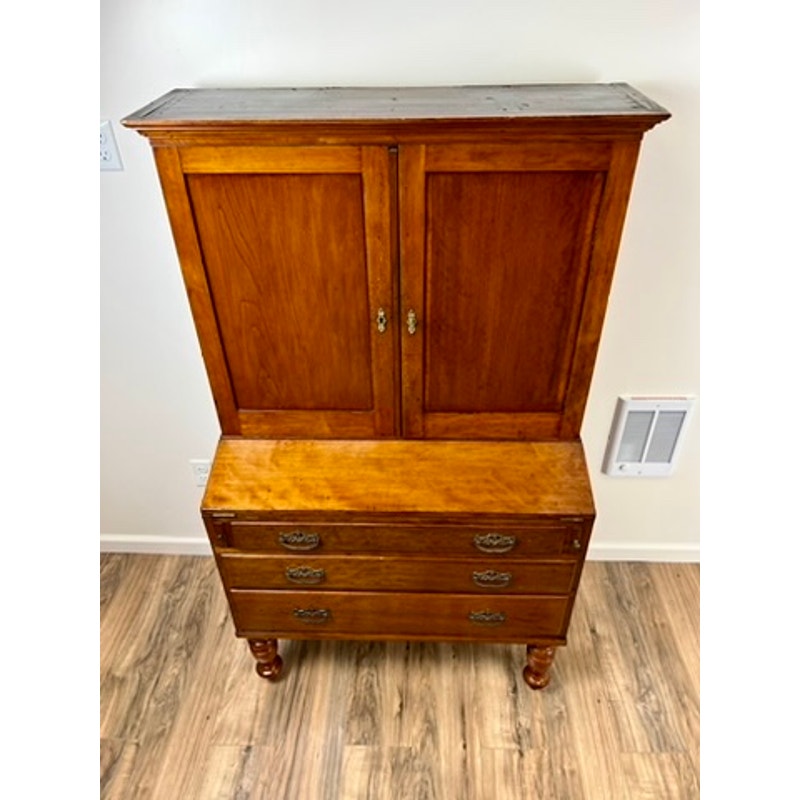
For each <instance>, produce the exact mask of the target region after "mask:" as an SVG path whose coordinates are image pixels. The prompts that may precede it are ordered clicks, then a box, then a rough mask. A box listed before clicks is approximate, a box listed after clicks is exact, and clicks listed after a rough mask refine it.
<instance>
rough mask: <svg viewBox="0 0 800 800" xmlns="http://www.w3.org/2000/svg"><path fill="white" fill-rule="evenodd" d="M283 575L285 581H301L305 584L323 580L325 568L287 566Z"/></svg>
mask: <svg viewBox="0 0 800 800" xmlns="http://www.w3.org/2000/svg"><path fill="white" fill-rule="evenodd" d="M285 575H286V580H287V581H291V582H292V583H301V584H303V585H306V586H307V585H310V584H314V583H322V582H323V581H324V580H325V570H324V569H321V568H320V569H317V568H315V567H287V568H286V573H285Z"/></svg>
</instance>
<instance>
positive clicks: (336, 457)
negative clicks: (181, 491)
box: [202, 438, 594, 522]
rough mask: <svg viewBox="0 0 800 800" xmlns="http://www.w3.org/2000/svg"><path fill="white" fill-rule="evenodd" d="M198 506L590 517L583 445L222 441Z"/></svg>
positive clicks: (279, 511) (280, 511)
mask: <svg viewBox="0 0 800 800" xmlns="http://www.w3.org/2000/svg"><path fill="white" fill-rule="evenodd" d="M202 506H203V509H204V510H205V511H207V512H214V511H217V512H220V511H222V512H224V511H242V510H246V511H251V512H254V513H259V512H270V513H272V514H275V515H283V514H286V513H287V512H297V513H305V514H311V515H314V514H317V515H322V516H323V517H324V516H328V515H330V514H337V513H340V514H358V513H360V514H377V515H381V516H383V517H385V516H386V515H387V514H404V515H408V514H411V515H414V514H420V515H424V514H429V515H430V514H433V515H445V517H446V516H447V515H462V516H464V515H466V516H468V515H473V516H474V515H496V516H499V517H502V518H505V519H506V520H509V519H519V518H521V517H522V518H524V517H538V516H542V515H562V516H579V517H584V516H589V517H593V516H594V504H593V500H592V493H591V486H590V483H589V477H588V473H587V470H586V462H585V458H584V454H583V447H582V445H581V444H580V442H468V441H452V442H450V441H448V442H443V441H441V442H440V441H436V442H419V441H403V440H378V441H338V440H327V441H325V440H286V441H270V440H261V441H259V440H249V439H236V438H231V439H223V440H221V441H220V443H219V446H218V448H217V452H216V455H215V458H214V463H213V465H212V470H211V474H210V477H209V481H208V485H207V487H206V492H205V496H204V498H203V503H202ZM463 521H464V522H467V521H468V520H466V519H464V520H463Z"/></svg>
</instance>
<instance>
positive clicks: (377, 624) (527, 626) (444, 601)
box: [228, 589, 571, 642]
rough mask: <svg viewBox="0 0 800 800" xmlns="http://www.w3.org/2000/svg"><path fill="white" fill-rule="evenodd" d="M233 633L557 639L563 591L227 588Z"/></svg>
mask: <svg viewBox="0 0 800 800" xmlns="http://www.w3.org/2000/svg"><path fill="white" fill-rule="evenodd" d="M228 598H229V601H230V605H231V612H232V614H233V619H234V623H235V625H236V632H237V633H238V634H239V635H240V636H250V637H252V636H256V635H257V636H264V637H270V638H288V639H291V638H314V639H336V638H350V637H358V636H364V637H374V638H376V639H381V638H385V639H391V638H395V639H399V638H415V639H426V638H436V639H445V640H471V639H475V640H489V641H498V642H503V641H507V642H514V641H520V642H525V641H529V640H530V639H533V638H536V637H542V638H545V637H549V638H561V637H563V636H564V634H565V633H566V626H567V622H568V617H569V610H570V605H571V596H552V595H551V596H546V595H495V596H493V597H486V596H480V595H477V596H476V595H466V594H456V595H441V594H417V593H414V594H411V593H407V594H403V593H396V594H394V593H387V592H287V591H274V592H273V591H260V590H237V589H232V590H231V591H230V592H229V593H228Z"/></svg>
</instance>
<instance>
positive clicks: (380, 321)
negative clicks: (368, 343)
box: [375, 308, 388, 333]
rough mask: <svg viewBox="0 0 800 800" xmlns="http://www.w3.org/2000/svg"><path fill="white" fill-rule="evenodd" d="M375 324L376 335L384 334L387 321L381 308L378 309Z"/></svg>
mask: <svg viewBox="0 0 800 800" xmlns="http://www.w3.org/2000/svg"><path fill="white" fill-rule="evenodd" d="M375 322H376V323H377V325H378V333H386V326H387V324H388V319H387V317H386V312H385V311H384V310H383V309H382V308H379V309H378V316H377V318H376V319H375Z"/></svg>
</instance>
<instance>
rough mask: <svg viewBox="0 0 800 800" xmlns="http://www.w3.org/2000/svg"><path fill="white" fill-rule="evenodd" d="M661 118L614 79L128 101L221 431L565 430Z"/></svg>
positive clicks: (554, 435) (572, 419)
mask: <svg viewBox="0 0 800 800" xmlns="http://www.w3.org/2000/svg"><path fill="white" fill-rule="evenodd" d="M668 116H669V114H668V112H666V111H665V110H664V109H663V108H661V107H660V106H658V104H656V103H653V102H652V101H651V100H649V99H648V98H646V97H644V96H643V95H641V93H639V92H638V91H636V90H635V89H633V88H632V87H630V86H628V85H626V84H567V85H540V86H511V87H509V86H502V87H489V86H487V87H425V88H406V89H401V88H372V89H370V88H355V89H303V90H292V89H266V88H262V89H241V90H237V89H229V90H223V89H219V90H216V89H199V90H176V91H174V92H171V93H169V94H168V95H166V96H164V97H163V98H160V99H159V100H157V101H154V102H153V103H151V104H148V106H147V107H145V108H143V109H141V110H140V111H138V112H135V113H134V114H132V115H130V116H128V117H127V118H126V119H125V120H124V124H126V125H128V126H130V127H132V128H134V129H136V130H138V131H140V132H141V133H142V134H143V135H145V136H147V137H149V138H150V140H151V142H152V144H153V145H154V149H155V151H156V157H157V160H158V163H159V170H160V173H161V177H162V185H163V187H164V192H165V197H166V199H167V205H168V208H169V210H170V215H171V219H172V220H173V229H174V231H175V235H176V244H177V245H178V250H179V254H180V257H181V263H182V266H183V269H184V277H185V280H186V283H187V289H188V290H189V292H190V303H191V306H192V310H193V313H194V316H195V321H196V324H197V328H198V333H199V335H200V338H201V344H202V346H203V354H204V357H205V359H206V363H207V367H208V372H209V378H210V380H211V385H212V391H213V393H214V398H215V402H216V403H217V408H218V411H219V415H220V423H221V427H222V431H223V433H224V434H227V435H245V436H253V437H270V438H281V437H283V438H287V437H298V438H302V437H324V438H337V437H339V438H344V437H353V438H374V437H379V436H382V437H396V436H403V437H407V438H441V439H452V438H470V439H567V440H569V439H574V438H576V437H577V436H578V433H579V430H580V424H581V422H582V418H583V412H584V408H585V403H586V398H587V396H588V389H589V385H590V382H591V375H592V370H593V366H594V360H595V357H596V352H597V348H598V345H599V337H600V333H601V330H602V323H603V317H604V313H605V307H606V302H607V297H608V292H609V289H610V284H611V278H612V275H613V267H614V261H615V257H616V252H617V249H618V246H619V240H620V236H621V231H622V223H623V221H624V216H625V210H626V205H627V200H628V194H629V191H630V185H631V182H632V179H633V172H634V167H635V163H636V158H637V153H638V147H639V141H640V139H641V137H642V135H643V133H644V132H645V131H646V130H648V129H649V128H651V127H652V126H654V125H656V124H657V123H659V122H661V121H663V120H664V119H666V118H667V117H668ZM395 170H397V172H396V171H395ZM193 226H196V228H197V230H196V231H195V230H194V229H193ZM398 248H399V253H398ZM410 314H413V315H414V316H415V318H416V323H415V325H414V326H410V325H409V324H408V322H407V320H408V318H409V315H410ZM379 319H380V320H381V322H379V321H378V320H379ZM379 331H380V332H379ZM398 349H399V350H400V352H399V353H398Z"/></svg>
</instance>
